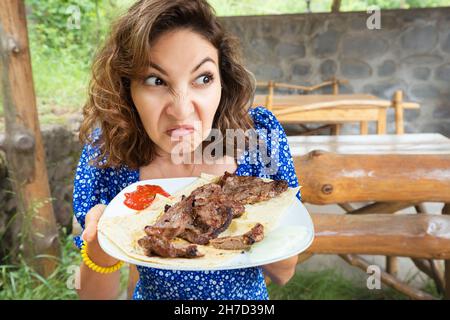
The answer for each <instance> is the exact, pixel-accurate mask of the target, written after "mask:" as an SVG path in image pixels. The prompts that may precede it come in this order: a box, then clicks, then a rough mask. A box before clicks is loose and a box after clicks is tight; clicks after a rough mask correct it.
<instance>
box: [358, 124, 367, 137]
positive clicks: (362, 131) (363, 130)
mask: <svg viewBox="0 0 450 320" xmlns="http://www.w3.org/2000/svg"><path fill="white" fill-rule="evenodd" d="M359 133H360V134H361V135H366V134H369V125H368V123H367V121H361V122H360V123H359Z"/></svg>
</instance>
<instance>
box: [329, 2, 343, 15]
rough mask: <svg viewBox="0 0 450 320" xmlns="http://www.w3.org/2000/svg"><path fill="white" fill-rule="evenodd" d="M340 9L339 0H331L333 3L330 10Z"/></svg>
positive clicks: (336, 10) (337, 10)
mask: <svg viewBox="0 0 450 320" xmlns="http://www.w3.org/2000/svg"><path fill="white" fill-rule="evenodd" d="M340 9H341V0H333V3H332V4H331V12H333V13H335V12H339V11H340Z"/></svg>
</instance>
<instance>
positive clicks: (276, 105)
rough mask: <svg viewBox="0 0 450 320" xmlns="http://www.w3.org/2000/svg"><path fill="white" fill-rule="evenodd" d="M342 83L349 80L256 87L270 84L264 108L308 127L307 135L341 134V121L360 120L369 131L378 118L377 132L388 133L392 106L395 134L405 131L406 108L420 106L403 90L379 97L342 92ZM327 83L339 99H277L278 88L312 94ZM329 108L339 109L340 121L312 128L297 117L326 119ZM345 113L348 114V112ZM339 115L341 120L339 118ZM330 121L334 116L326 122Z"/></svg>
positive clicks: (289, 97)
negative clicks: (306, 84)
mask: <svg viewBox="0 0 450 320" xmlns="http://www.w3.org/2000/svg"><path fill="white" fill-rule="evenodd" d="M343 83H348V81H347V80H341V79H336V78H332V79H330V80H327V81H325V82H323V83H321V84H318V85H314V86H301V85H293V84H286V83H276V82H274V81H268V82H256V87H267V89H268V93H267V96H266V98H265V102H264V103H265V107H266V108H267V109H269V110H271V111H273V112H274V113H276V115H277V117H278V119H279V120H280V121H281V122H283V123H296V122H297V124H299V125H300V127H302V129H303V130H305V131H304V132H302V134H308V135H309V134H315V133H317V132H320V131H323V130H324V129H327V128H330V129H331V134H333V135H338V134H339V132H340V129H341V126H342V124H341V123H339V121H345V122H354V121H358V122H359V123H360V133H361V134H368V121H376V122H377V133H378V134H385V133H386V122H387V109H388V108H390V107H392V108H394V109H395V128H396V130H395V133H396V134H403V133H404V120H403V114H404V109H418V108H419V107H420V106H419V104H417V103H414V102H406V101H404V100H403V92H402V91H401V90H397V91H396V92H395V93H394V95H393V97H392V99H391V100H384V99H380V98H377V97H375V96H373V95H369V94H351V95H339V85H340V84H343ZM327 86H331V87H332V93H333V95H336V98H333V97H332V96H330V95H314V96H313V97H311V98H304V99H301V100H300V99H299V98H298V96H295V95H294V96H292V95H282V96H276V100H277V101H276V102H274V92H275V90H276V89H294V90H300V91H301V92H302V93H304V94H309V93H311V92H313V91H317V90H319V89H322V88H324V87H327ZM296 97H297V98H296ZM258 98H259V99H257V100H258V102H259V103H261V102H262V101H261V99H260V97H258ZM313 98H314V99H313ZM293 100H295V101H296V103H294V101H293ZM300 101H301V102H300ZM287 106H289V107H287ZM330 108H334V109H339V110H336V112H334V116H332V119H334V120H336V121H337V122H338V123H334V124H326V125H324V126H321V127H319V128H316V129H313V130H311V129H309V128H307V127H306V125H305V124H301V123H298V119H302V120H303V121H308V120H309V121H312V122H314V121H317V119H322V120H325V119H327V117H330V116H331V114H330V112H329V110H330ZM327 109H328V110H327ZM300 112H301V113H300ZM344 113H347V115H345V114H344ZM327 115H328V116H327ZM336 117H338V118H339V119H341V120H338V118H336ZM344 119H345V120H344ZM358 119H359V120H358ZM329 120H331V119H328V120H326V121H329Z"/></svg>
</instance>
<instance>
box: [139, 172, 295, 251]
mask: <svg viewBox="0 0 450 320" xmlns="http://www.w3.org/2000/svg"><path fill="white" fill-rule="evenodd" d="M287 188H288V185H287V182H285V181H272V182H264V181H263V180H262V179H260V178H257V177H240V176H236V175H234V174H230V173H228V172H225V174H224V175H223V176H222V177H221V178H220V180H219V182H218V183H209V184H206V185H203V186H201V187H199V188H197V189H195V190H194V191H192V193H191V194H190V195H189V196H188V197H185V196H183V197H182V198H181V200H180V201H179V202H177V203H176V204H174V205H173V206H169V205H166V206H165V207H164V213H163V215H162V216H161V217H160V218H159V219H158V220H157V221H156V223H155V224H153V225H152V226H146V227H145V229H144V230H145V233H146V234H147V236H145V237H144V238H142V239H140V240H139V245H140V246H142V247H143V248H144V249H145V250H146V252H147V253H148V254H149V255H151V254H156V255H160V256H162V257H196V256H199V255H198V254H199V253H198V251H197V247H196V246H195V244H200V245H206V244H208V243H212V245H213V246H214V247H216V248H221V249H245V248H248V247H249V246H251V245H252V244H253V243H254V242H256V241H260V240H262V239H263V237H264V230H263V226H262V225H261V224H258V225H256V226H255V227H254V228H252V230H250V231H249V232H247V233H245V234H244V235H242V236H238V237H225V238H220V239H216V238H217V237H218V236H219V234H220V233H222V232H223V231H225V230H226V229H227V228H228V227H229V225H230V223H231V221H232V219H234V218H238V217H240V216H241V215H242V214H243V213H244V211H245V207H244V205H245V204H253V203H256V202H260V201H265V200H268V199H271V198H273V197H276V196H278V195H279V194H280V193H282V192H284V191H285V190H287ZM176 237H179V238H182V239H185V240H187V241H189V242H191V243H192V245H188V246H182V247H179V246H175V245H174V244H173V243H172V242H171V240H173V239H174V238H176Z"/></svg>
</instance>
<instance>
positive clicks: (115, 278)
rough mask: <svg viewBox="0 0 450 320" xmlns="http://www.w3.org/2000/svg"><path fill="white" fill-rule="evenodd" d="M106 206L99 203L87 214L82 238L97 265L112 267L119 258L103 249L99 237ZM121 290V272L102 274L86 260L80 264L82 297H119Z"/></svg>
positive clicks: (80, 295)
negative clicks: (101, 219) (91, 267)
mask: <svg viewBox="0 0 450 320" xmlns="http://www.w3.org/2000/svg"><path fill="white" fill-rule="evenodd" d="M105 208H106V206H105V205H103V204H98V205H96V206H94V207H92V208H91V210H89V212H88V213H87V214H86V219H85V228H84V231H83V234H82V235H81V238H82V239H83V240H84V241H86V243H87V255H88V256H89V258H90V259H91V260H92V261H93V262H94V263H95V264H97V265H99V266H101V267H110V266H113V265H115V264H116V263H117V262H119V260H117V259H115V258H113V257H111V256H109V255H108V254H107V253H106V252H104V251H103V250H102V248H101V247H100V245H99V243H98V239H97V225H98V221H99V220H100V217H101V216H102V214H103V211H105ZM119 291H120V272H112V273H109V274H101V273H98V272H95V271H93V270H91V269H89V267H88V266H86V264H85V263H84V262H81V266H80V287H79V288H77V293H78V296H79V297H80V299H82V300H84V299H89V300H90V299H117V297H118V296H119Z"/></svg>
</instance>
